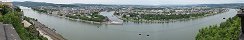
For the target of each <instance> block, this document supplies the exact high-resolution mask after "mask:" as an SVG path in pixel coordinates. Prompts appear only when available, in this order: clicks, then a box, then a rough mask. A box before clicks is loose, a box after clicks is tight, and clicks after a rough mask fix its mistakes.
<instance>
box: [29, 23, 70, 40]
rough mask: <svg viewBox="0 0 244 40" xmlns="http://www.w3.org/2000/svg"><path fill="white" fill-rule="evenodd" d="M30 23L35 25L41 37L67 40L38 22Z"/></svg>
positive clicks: (52, 39)
mask: <svg viewBox="0 0 244 40" xmlns="http://www.w3.org/2000/svg"><path fill="white" fill-rule="evenodd" d="M30 22H31V23H33V24H34V27H36V30H38V31H39V32H40V35H42V36H44V37H46V38H48V40H66V39H65V38H64V37H63V36H61V35H60V34H58V33H56V32H55V31H56V30H55V29H51V28H48V27H47V26H45V25H44V24H41V23H40V22H38V21H37V20H33V19H30Z"/></svg>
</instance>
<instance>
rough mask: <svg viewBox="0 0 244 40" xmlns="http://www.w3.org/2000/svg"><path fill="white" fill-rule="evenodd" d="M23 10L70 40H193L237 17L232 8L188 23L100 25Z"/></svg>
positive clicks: (23, 8) (28, 9) (25, 13)
mask: <svg viewBox="0 0 244 40" xmlns="http://www.w3.org/2000/svg"><path fill="white" fill-rule="evenodd" d="M21 9H22V10H23V12H24V16H27V17H31V18H35V19H38V21H40V22H41V23H43V24H44V25H46V26H48V27H50V28H54V29H56V32H58V33H59V34H61V35H62V36H63V37H64V38H66V39H68V40H194V39H195V36H196V34H197V33H198V30H199V29H200V28H203V27H207V26H209V25H217V24H220V23H221V22H224V21H226V19H227V18H230V17H233V16H235V15H236V14H237V12H236V10H235V9H231V10H229V11H228V12H226V13H221V14H217V15H214V16H208V17H203V18H198V19H194V20H189V21H178V22H170V23H133V22H124V23H123V25H99V24H90V23H84V22H78V21H71V20H68V19H65V18H60V17H56V16H51V15H47V14H41V13H38V12H36V11H33V10H32V9H30V8H27V7H21ZM108 13H109V12H108ZM110 13H111V12H110ZM223 18H226V19H223ZM139 34H141V35H139ZM147 35H149V36H147Z"/></svg>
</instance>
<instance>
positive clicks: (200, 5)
mask: <svg viewBox="0 0 244 40" xmlns="http://www.w3.org/2000/svg"><path fill="white" fill-rule="evenodd" d="M13 5H15V6H27V7H36V6H52V7H89V6H102V7H146V8H148V7H161V8H162V7H212V8H242V7H244V3H228V4H196V5H157V6H150V5H105V4H53V3H45V2H30V1H26V2H13Z"/></svg>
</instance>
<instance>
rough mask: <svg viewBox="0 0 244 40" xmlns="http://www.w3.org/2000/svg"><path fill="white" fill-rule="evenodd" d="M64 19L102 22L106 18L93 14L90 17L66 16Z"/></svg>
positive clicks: (96, 13)
mask: <svg viewBox="0 0 244 40" xmlns="http://www.w3.org/2000/svg"><path fill="white" fill-rule="evenodd" d="M88 16H89V17H90V18H89V17H88ZM66 17H69V18H73V19H82V20H88V21H95V22H103V21H104V20H105V18H106V17H104V16H102V15H99V14H98V12H94V13H92V14H91V15H87V16H85V15H82V16H80V15H66Z"/></svg>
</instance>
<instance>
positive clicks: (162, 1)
mask: <svg viewBox="0 0 244 40" xmlns="http://www.w3.org/2000/svg"><path fill="white" fill-rule="evenodd" d="M3 1H6V0H3ZM7 1H10V0H7ZM12 1H21V2H23V1H33V2H47V3H56V4H72V3H84V4H122V5H128V4H129V5H171V4H223V3H244V0H12Z"/></svg>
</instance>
